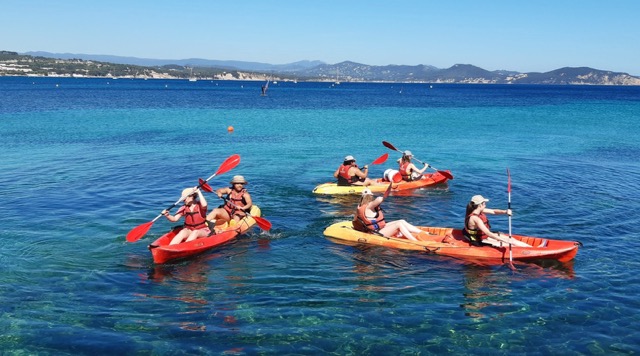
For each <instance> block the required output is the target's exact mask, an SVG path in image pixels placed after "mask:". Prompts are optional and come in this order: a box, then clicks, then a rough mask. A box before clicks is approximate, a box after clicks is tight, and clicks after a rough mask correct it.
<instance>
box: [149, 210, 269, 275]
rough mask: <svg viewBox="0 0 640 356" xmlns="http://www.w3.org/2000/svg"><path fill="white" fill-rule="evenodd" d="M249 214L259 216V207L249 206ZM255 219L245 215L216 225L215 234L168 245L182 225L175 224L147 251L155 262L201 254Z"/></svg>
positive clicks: (233, 236)
mask: <svg viewBox="0 0 640 356" xmlns="http://www.w3.org/2000/svg"><path fill="white" fill-rule="evenodd" d="M250 214H251V215H252V216H260V208H259V207H258V206H256V205H253V206H252V207H251V212H250ZM255 223H256V221H255V219H253V218H252V217H251V216H247V217H245V218H244V219H242V220H240V221H239V222H238V223H237V224H232V225H231V226H229V225H228V224H227V223H223V224H222V225H217V226H216V229H215V230H216V234H215V235H211V236H208V237H202V238H199V239H196V240H193V241H189V242H183V243H180V244H177V245H169V242H171V239H173V238H174V237H175V236H176V234H178V232H180V230H182V226H177V227H175V228H173V229H172V230H171V231H169V232H167V233H166V234H164V235H162V236H160V237H159V238H158V239H157V240H155V241H154V242H153V243H152V244H151V245H149V251H151V255H152V256H153V262H155V263H157V264H162V263H166V262H169V261H173V260H178V259H183V258H186V257H190V256H194V255H197V254H201V253H203V252H205V251H207V250H210V249H212V248H214V247H216V246H220V245H222V244H224V243H227V242H229V241H231V240H233V239H235V238H236V237H237V236H238V235H241V234H243V233H245V232H246V231H247V230H249V229H250V228H251V227H252V226H253V225H255Z"/></svg>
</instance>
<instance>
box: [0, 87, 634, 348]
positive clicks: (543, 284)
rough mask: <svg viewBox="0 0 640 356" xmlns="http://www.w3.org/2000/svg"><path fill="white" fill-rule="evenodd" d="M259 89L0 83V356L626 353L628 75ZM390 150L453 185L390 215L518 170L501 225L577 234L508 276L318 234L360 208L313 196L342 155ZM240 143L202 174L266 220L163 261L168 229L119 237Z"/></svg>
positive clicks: (448, 203) (494, 195) (502, 183)
mask: <svg viewBox="0 0 640 356" xmlns="http://www.w3.org/2000/svg"><path fill="white" fill-rule="evenodd" d="M262 84H264V83H259V82H237V81H233V82H232V81H198V82H188V81H178V80H167V81H165V80H147V81H145V80H130V79H118V80H113V79H59V78H0V139H1V142H2V155H1V156H0V168H1V169H0V201H1V202H2V206H3V207H4V209H3V214H2V217H3V224H2V228H0V240H1V241H2V247H1V249H0V251H1V255H0V350H2V353H6V354H20V355H27V354H39V355H47V354H50V355H61V354H73V355H76V354H87V355H89V354H91V355H95V354H143V355H144V354H154V355H162V354H212V355H217V354H227V355H255V354H265V355H270V354H274V355H275V354H277V355H283V354H285V355H286V354H291V355H311V354H333V355H381V354H385V355H401V354H403V355H412V354H421V355H425V354H443V353H452V354H469V355H476V354H485V355H487V354H492V355H493V354H502V355H513V354H531V355H547V354H556V355H582V354H593V355H609V354H634V353H638V352H640V346H639V345H640V313H639V310H640V301H638V294H639V292H640V277H639V276H638V271H639V270H640V263H639V262H638V255H637V254H638V251H640V234H639V233H638V226H639V225H640V219H639V214H638V213H637V208H636V207H637V206H638V201H639V200H640V164H639V163H638V157H640V129H639V128H638V122H640V88H638V87H603V86H501V85H443V84H432V85H428V84H356V83H342V84H340V85H331V84H330V83H278V84H275V83H271V84H270V85H269V91H268V96H266V97H261V96H260V86H261V85H262ZM229 126H233V127H234V129H235V130H234V131H233V132H232V133H229V132H228V131H227V128H228V127H229ZM382 141H389V142H391V143H392V144H393V145H395V146H396V147H398V148H399V149H401V150H411V151H412V152H413V154H414V155H415V157H416V158H418V159H420V160H422V161H426V162H429V163H430V164H431V165H433V166H435V167H437V168H438V169H450V170H451V171H452V173H453V174H454V175H455V179H454V180H453V181H450V182H449V184H448V185H445V186H440V187H437V188H433V189H423V190H417V191H413V192H411V193H409V194H403V195H392V196H391V197H390V198H389V199H388V200H387V202H386V203H385V207H386V210H387V215H388V216H390V217H391V218H392V219H398V218H404V219H406V220H408V221H410V222H412V223H414V224H416V225H434V226H454V227H459V226H460V225H461V224H462V222H463V219H464V217H463V215H464V210H465V204H466V202H467V201H468V200H469V199H470V197H471V196H473V195H475V194H482V195H484V196H485V197H488V198H489V199H491V201H490V203H489V206H490V207H494V208H501V209H502V208H505V207H506V205H507V191H506V189H507V174H506V169H507V168H509V170H510V172H511V179H512V206H513V210H514V216H513V220H512V224H513V231H514V233H520V234H527V235H535V236H543V237H548V238H556V239H567V240H578V241H581V242H582V243H583V244H584V247H582V248H581V249H580V251H579V252H578V255H577V257H576V259H575V260H574V261H572V262H570V263H566V264H559V263H551V262H545V263H538V264H516V266H517V271H515V272H514V271H511V270H510V269H509V268H508V267H507V266H505V265H498V266H480V265H476V264H472V263H469V262H465V261H463V260H456V259H452V258H447V257H442V256H433V255H425V254H422V253H417V252H408V251H396V250H390V249H385V248H379V247H370V246H348V245H343V244H338V243H336V242H334V241H331V240H329V239H327V238H325V237H324V236H323V234H322V232H323V230H324V228H325V227H327V226H328V225H330V224H332V223H334V222H338V221H341V220H344V219H350V218H351V215H352V213H353V211H354V208H355V205H356V203H357V197H342V198H338V197H331V196H315V195H314V194H312V193H311V191H312V189H313V188H314V187H315V186H316V185H318V184H320V183H323V182H327V181H330V180H332V173H333V171H334V170H335V169H336V168H337V166H338V165H339V164H340V162H341V161H342V159H343V157H344V156H346V155H353V156H355V157H356V158H357V160H358V162H359V163H360V164H361V165H362V164H365V163H369V162H372V161H373V160H375V159H376V158H377V157H379V156H380V155H381V154H383V153H390V155H391V158H390V159H389V161H388V162H387V163H386V164H383V165H379V166H378V165H376V166H372V167H371V168H372V169H371V173H372V175H374V176H381V175H382V172H383V171H384V170H385V169H387V168H394V165H393V162H394V161H395V159H397V158H398V153H397V152H393V151H390V150H388V149H387V148H386V147H384V146H383V145H382ZM235 153H237V154H239V155H240V156H241V163H240V164H239V165H238V166H237V167H236V168H234V169H233V170H232V171H230V172H228V173H225V174H223V175H220V176H217V177H214V178H213V179H212V180H211V182H210V183H211V184H212V185H213V186H214V187H220V186H226V185H227V184H228V182H229V180H230V179H231V177H232V176H233V175H235V174H242V175H244V176H245V177H246V178H247V180H248V181H249V185H248V188H249V189H250V192H251V194H252V197H253V200H254V202H255V203H256V204H257V205H259V206H260V207H261V208H262V212H263V214H264V217H265V218H266V219H268V220H269V221H270V222H271V223H272V224H273V229H272V230H271V231H269V232H268V233H267V232H263V231H260V230H259V229H257V228H255V229H254V230H252V232H251V233H249V234H248V235H245V236H242V237H240V238H239V239H237V240H236V241H235V242H233V243H230V244H228V245H225V246H222V247H220V248H217V249H215V250H213V251H211V252H210V253H207V254H204V255H201V256H199V257H196V258H192V259H190V260H187V261H182V262H179V263H175V264H169V265H163V266H157V265H154V264H153V261H152V259H151V255H150V253H149V251H148V250H147V245H148V244H149V243H150V242H151V241H153V240H154V239H156V238H157V237H159V236H160V235H162V234H163V233H164V232H166V231H167V230H168V229H169V228H170V227H171V225H170V224H169V223H168V222H167V221H166V220H164V219H161V220H158V221H157V222H156V223H155V224H154V225H153V227H152V228H151V230H150V231H149V233H148V234H147V235H146V236H145V237H144V238H143V239H141V240H140V241H138V242H136V243H128V242H126V241H125V235H126V234H127V232H128V231H129V230H131V229H132V228H134V227H135V226H137V225H139V224H142V223H144V222H147V221H149V220H151V219H153V218H154V217H155V216H156V215H157V214H158V213H159V212H160V211H161V210H162V209H164V208H165V207H167V206H168V205H171V203H173V202H175V200H177V198H178V197H179V194H180V192H181V190H182V189H183V188H185V187H190V186H194V185H196V184H197V179H198V177H202V178H206V177H208V176H210V175H211V174H213V172H215V171H216V170H217V168H218V167H219V165H220V164H221V163H222V162H223V161H224V160H225V159H226V158H227V157H229V156H230V155H232V154H235ZM209 200H210V202H211V203H210V204H211V205H212V206H213V205H216V204H217V203H218V202H216V200H215V199H214V198H213V196H210V199H209ZM492 225H493V226H494V228H496V229H497V230H501V231H507V229H508V227H507V226H508V220H507V219H506V218H505V217H503V216H498V217H494V218H493V219H492Z"/></svg>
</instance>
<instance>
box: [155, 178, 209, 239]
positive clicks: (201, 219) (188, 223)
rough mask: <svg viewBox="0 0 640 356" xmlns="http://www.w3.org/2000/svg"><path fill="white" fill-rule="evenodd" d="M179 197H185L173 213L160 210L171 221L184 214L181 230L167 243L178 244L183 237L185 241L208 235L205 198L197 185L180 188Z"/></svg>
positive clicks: (178, 218)
mask: <svg viewBox="0 0 640 356" xmlns="http://www.w3.org/2000/svg"><path fill="white" fill-rule="evenodd" d="M181 197H185V198H184V205H182V206H181V207H180V209H178V211H177V212H176V214H175V215H171V214H169V211H167V210H163V211H162V215H164V216H165V217H166V218H167V220H169V221H171V222H176V221H178V220H180V218H181V217H183V216H184V225H183V228H182V230H180V232H178V234H177V235H176V236H174V238H173V239H172V240H171V242H170V243H169V245H176V244H179V243H181V242H182V241H183V240H185V239H186V240H185V242H188V241H193V240H195V239H197V238H200V237H205V236H208V235H209V232H210V231H209V228H208V227H207V224H206V223H205V216H206V215H207V199H205V198H204V195H202V192H201V191H200V189H198V187H194V188H186V189H184V190H182V195H181Z"/></svg>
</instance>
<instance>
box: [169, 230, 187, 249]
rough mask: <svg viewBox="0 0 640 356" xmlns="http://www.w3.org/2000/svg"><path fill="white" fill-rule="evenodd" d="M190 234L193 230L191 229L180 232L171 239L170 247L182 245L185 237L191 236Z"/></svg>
mask: <svg viewBox="0 0 640 356" xmlns="http://www.w3.org/2000/svg"><path fill="white" fill-rule="evenodd" d="M189 234H191V230H189V229H182V230H180V232H179V233H178V234H177V235H176V236H174V237H173V239H171V242H169V245H177V244H179V243H181V242H182V240H183V239H184V238H185V237H187V236H189Z"/></svg>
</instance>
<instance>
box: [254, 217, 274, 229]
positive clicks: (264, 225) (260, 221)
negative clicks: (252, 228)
mask: <svg viewBox="0 0 640 356" xmlns="http://www.w3.org/2000/svg"><path fill="white" fill-rule="evenodd" d="M252 218H253V220H255V221H256V225H258V227H259V228H261V229H262V230H265V231H269V230H271V222H269V220H267V219H264V218H261V217H259V216H252Z"/></svg>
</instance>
